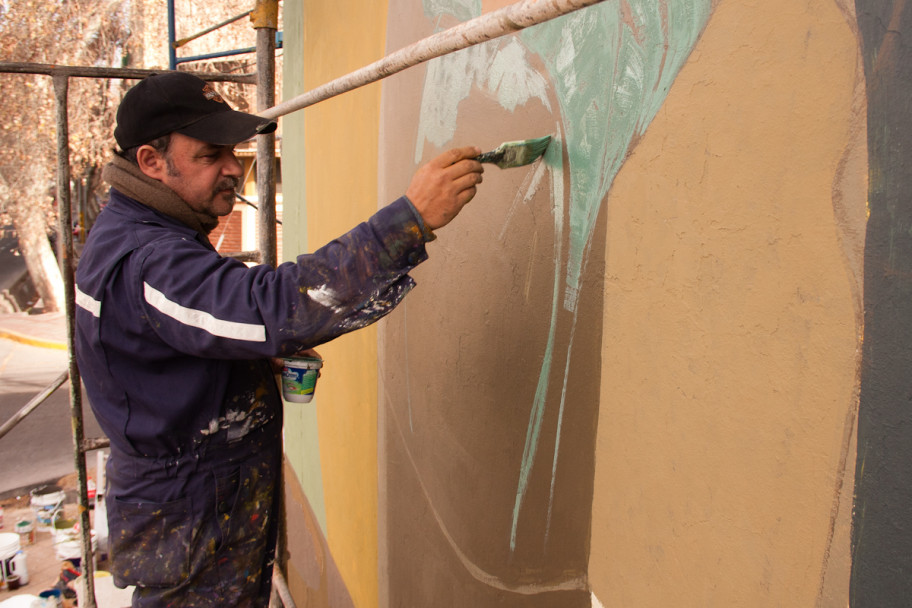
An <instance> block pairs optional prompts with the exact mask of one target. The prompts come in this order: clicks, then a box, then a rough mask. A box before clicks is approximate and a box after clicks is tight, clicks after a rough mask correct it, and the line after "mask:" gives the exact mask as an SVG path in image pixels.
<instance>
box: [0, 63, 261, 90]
mask: <svg viewBox="0 0 912 608" xmlns="http://www.w3.org/2000/svg"><path fill="white" fill-rule="evenodd" d="M163 71H165V70H140V69H136V68H105V67H93V66H78V65H57V64H53V63H13V62H6V61H0V73H7V74H43V75H45V76H54V75H55V74H57V75H61V76H69V77H74V78H126V79H131V80H142V79H143V78H145V77H146V76H151V75H152V74H161V73H162V72H163ZM188 73H190V74H193V75H194V76H199V77H200V78H202V79H203V80H209V81H214V82H237V83H241V84H256V74H226V73H217V72H216V73H214V72H188Z"/></svg>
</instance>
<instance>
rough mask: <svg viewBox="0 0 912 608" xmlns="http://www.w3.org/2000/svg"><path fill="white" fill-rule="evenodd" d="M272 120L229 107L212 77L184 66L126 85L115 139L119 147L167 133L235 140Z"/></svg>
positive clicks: (270, 126)
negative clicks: (210, 78) (126, 89)
mask: <svg viewBox="0 0 912 608" xmlns="http://www.w3.org/2000/svg"><path fill="white" fill-rule="evenodd" d="M276 126H277V125H276V123H275V121H272V120H269V119H268V118H262V117H260V116H255V115H253V114H246V113H244V112H238V111H237V110H233V109H231V106H229V105H228V104H227V103H226V102H225V100H224V99H222V97H221V95H219V94H218V92H217V91H216V90H215V87H214V86H212V84H211V83H208V82H206V81H205V80H203V79H201V78H198V77H196V76H194V75H192V74H188V73H186V72H166V73H163V74H153V75H152V76H148V77H146V78H144V79H143V80H141V81H140V82H139V84H137V85H136V86H134V87H133V88H132V89H130V90H129V91H127V94H126V95H124V98H123V101H121V102H120V107H119V108H117V127H116V128H115V129H114V139H116V140H117V145H119V146H120V148H121V149H122V150H129V149H130V148H134V147H136V146H141V145H143V144H147V143H149V142H150V141H152V140H153V139H157V138H159V137H162V136H164V135H167V134H169V133H181V134H183V135H187V136H189V137H193V138H195V139H199V140H201V141H204V142H206V143H210V144H216V145H225V146H233V145H235V144H239V143H241V142H242V141H246V140H248V139H250V138H251V137H253V136H254V135H257V134H259V133H272V132H273V131H275V130H276Z"/></svg>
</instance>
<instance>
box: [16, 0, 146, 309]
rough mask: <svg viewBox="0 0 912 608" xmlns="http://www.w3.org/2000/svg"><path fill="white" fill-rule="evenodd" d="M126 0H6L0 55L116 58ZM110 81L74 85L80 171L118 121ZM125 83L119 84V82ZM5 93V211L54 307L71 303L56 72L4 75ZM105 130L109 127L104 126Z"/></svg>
mask: <svg viewBox="0 0 912 608" xmlns="http://www.w3.org/2000/svg"><path fill="white" fill-rule="evenodd" d="M124 4H125V3H124V2H123V0H16V1H15V2H0V55H2V56H3V57H4V58H5V59H6V60H7V61H11V62H33V63H53V64H64V65H66V64H72V65H112V64H114V65H116V64H118V63H119V62H120V60H121V58H122V57H123V56H124V41H125V40H127V39H128V37H129V28H128V17H129V15H126V14H124V13H123V9H124ZM110 86H112V85H111V84H110V83H105V82H80V83H74V86H73V90H72V91H71V93H70V100H71V103H70V124H71V131H70V132H71V149H72V161H73V166H74V172H73V173H74V175H75V176H76V177H77V179H81V178H82V176H83V175H85V174H88V175H90V176H91V175H93V174H94V173H95V172H94V167H96V166H97V165H98V164H99V162H100V159H101V158H102V156H103V155H104V153H105V152H104V144H103V142H105V141H107V140H108V137H109V136H108V135H107V132H110V128H111V125H112V123H113V110H112V104H111V101H110V100H111V95H110V90H109V88H110ZM114 86H117V85H114ZM0 98H2V100H3V113H4V119H3V120H2V121H0V212H2V214H3V215H4V219H5V220H6V221H7V222H9V223H12V225H13V227H14V228H15V230H16V233H17V234H18V236H19V249H20V252H21V253H22V256H23V258H24V260H25V263H26V268H27V269H28V271H29V274H30V276H31V277H32V282H33V283H34V284H35V288H36V290H37V291H38V294H39V295H40V296H41V298H42V300H43V302H44V306H45V308H46V309H47V310H59V309H60V308H61V307H62V305H63V282H62V280H61V275H60V270H59V267H58V265H57V262H56V259H55V256H54V253H53V249H52V247H51V244H50V242H49V240H48V237H49V236H50V235H52V234H53V233H54V232H55V228H56V214H57V209H56V177H55V167H56V162H55V153H56V139H55V126H54V125H55V119H54V96H53V91H52V85H51V82H50V79H49V78H48V77H46V76H38V75H18V74H17V75H3V76H2V77H0ZM103 132H105V134H104V135H101V133H103Z"/></svg>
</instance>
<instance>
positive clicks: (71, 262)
mask: <svg viewBox="0 0 912 608" xmlns="http://www.w3.org/2000/svg"><path fill="white" fill-rule="evenodd" d="M53 82H54V98H55V100H56V102H57V200H58V206H57V214H58V222H57V226H58V231H59V232H60V238H61V239H62V240H63V259H62V260H61V261H60V265H61V272H62V274H63V288H64V290H63V291H64V307H65V310H66V331H67V355H68V359H69V376H70V413H71V415H72V418H73V447H74V449H75V461H76V481H77V482H78V486H79V491H78V493H77V502H78V506H79V525H80V526H81V529H82V535H81V536H82V556H83V559H82V573H83V577H84V580H85V582H86V602H85V605H86V607H87V608H95V606H96V605H95V560H94V559H93V558H92V554H93V551H92V535H91V534H90V532H89V531H90V530H91V529H92V522H91V520H90V519H89V498H88V490H87V488H88V482H87V475H86V463H85V453H84V452H83V451H82V443H83V440H84V439H85V431H84V429H83V418H82V386H81V382H80V376H79V368H78V367H77V365H76V354H75V353H76V351H75V349H74V341H75V336H76V282H75V280H74V274H75V273H74V268H75V266H76V262H75V257H74V255H73V222H72V212H71V201H70V140H69V138H70V134H69V121H68V119H67V97H68V93H69V78H68V77H67V76H66V75H65V74H54V76H53Z"/></svg>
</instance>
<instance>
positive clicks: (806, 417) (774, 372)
mask: <svg viewBox="0 0 912 608" xmlns="http://www.w3.org/2000/svg"><path fill="white" fill-rule="evenodd" d="M848 12H850V11H846V10H844V9H843V8H841V7H840V5H839V4H838V3H836V2H833V1H832V0H819V1H816V0H814V1H808V2H794V0H768V1H766V2H742V1H739V0H722V1H720V2H719V3H718V5H717V6H716V7H715V11H714V13H713V15H712V17H711V19H710V21H709V24H708V26H707V28H706V30H705V31H704V34H703V37H702V39H701V40H700V42H699V43H698V46H697V47H696V50H695V51H694V53H693V55H692V56H691V58H690V60H689V62H688V64H687V65H686V66H685V67H684V69H683V70H682V71H681V73H680V74H679V76H678V78H677V80H676V82H675V84H674V86H673V88H672V90H671V92H670V94H669V96H668V99H667V100H666V102H665V104H664V106H663V108H662V109H661V110H660V111H659V114H658V115H657V117H656V118H655V120H654V121H653V123H652V125H651V126H650V127H649V130H648V131H647V133H646V135H645V136H644V138H643V139H642V140H641V141H640V142H639V144H638V146H637V147H636V149H635V151H634V152H633V153H632V155H631V156H630V157H629V158H628V160H627V162H626V164H625V166H624V168H623V169H622V170H621V172H620V174H619V175H618V177H617V179H616V181H615V183H614V186H613V188H612V190H611V192H610V194H609V197H608V199H607V208H608V213H609V215H608V236H607V243H608V244H607V248H608V256H607V268H606V284H605V326H604V340H603V384H602V390H601V410H600V417H599V429H598V443H597V456H596V458H597V461H596V480H595V497H594V502H593V529H592V546H591V556H590V566H589V574H590V577H589V578H590V584H591V587H592V590H593V593H594V594H595V596H596V597H597V598H598V599H599V600H600V601H601V603H602V604H603V605H604V606H611V607H613V606H637V607H638V608H648V607H662V608H664V607H667V606H700V607H704V606H726V607H732V606H814V605H815V602H818V594H819V593H821V591H822V588H823V587H824V584H823V583H822V578H823V576H824V574H825V570H826V569H827V566H826V565H825V564H826V554H827V552H828V549H829V553H830V562H829V563H830V564H831V565H830V568H831V569H832V567H833V566H832V564H833V563H835V562H836V561H839V560H836V559H835V558H836V557H841V558H847V555H848V550H849V546H848V539H847V536H845V535H842V536H840V534H839V532H841V531H842V532H844V526H845V525H846V524H845V522H844V521H842V523H840V524H839V525H838V526H836V528H837V533H836V535H835V536H836V540H835V541H832V542H831V540H830V539H831V534H832V532H831V528H832V527H833V524H832V519H833V517H834V512H835V511H836V508H835V507H836V504H837V498H838V496H837V495H838V492H839V489H840V483H841V482H842V479H841V471H840V467H841V466H844V463H845V455H846V454H845V452H846V451H847V450H849V449H850V446H849V445H848V443H849V439H848V438H850V437H851V428H850V427H851V425H852V424H853V423H854V408H855V407H856V389H857V379H856V349H858V348H859V347H860V340H859V339H858V338H857V336H858V332H859V326H858V324H857V321H856V319H857V310H856V307H857V305H858V301H857V294H858V287H859V284H860V281H861V278H860V277H861V274H860V273H861V268H860V266H859V265H858V264H859V262H858V261H857V260H854V261H853V260H851V256H850V255H849V256H847V255H846V251H856V252H857V251H860V249H859V247H860V246H861V242H860V239H862V238H863V234H864V229H863V227H864V221H865V190H864V182H865V180H864V178H863V177H862V176H863V171H864V167H863V165H861V164H860V163H858V162H857V160H858V159H859V158H864V151H863V145H864V136H863V133H862V135H861V137H859V124H858V116H859V114H858V108H857V107H853V105H852V104H853V99H854V97H853V94H854V93H855V92H856V88H857V86H858V84H859V80H860V79H862V78H863V76H862V74H861V73H860V71H859V70H858V69H857V66H858V41H857V39H856V35H855V32H854V26H853V25H852V24H853V23H854V16H853V15H850V14H848ZM861 116H862V118H861V120H863V114H861ZM859 146H860V147H861V148H862V149H861V151H860V152H859V151H858V149H857V148H858V147H859ZM845 171H854V172H858V174H857V175H853V176H845V175H844V172H845ZM834 206H838V207H839V208H838V209H835V210H834ZM836 216H838V217H836ZM853 463H854V455H851V456H850V457H849V468H850V469H851V468H852V464H853ZM850 473H851V471H850ZM844 487H847V488H849V491H851V490H850V489H851V487H852V481H851V479H849V480H848V482H847V483H846V484H845V486H844ZM849 504H850V503H849ZM828 574H829V578H830V580H829V582H828V583H827V585H829V586H830V587H832V589H836V590H837V592H838V590H840V589H841V590H842V591H841V593H843V594H845V593H847V585H848V570H847V567H846V569H843V570H842V571H840V572H835V573H834V572H829V573H828ZM832 589H831V591H832ZM837 595H838V593H837ZM846 597H847V596H846V595H842V596H841V599H839V600H832V603H828V601H823V602H820V603H818V605H834V606H835V605H843V606H844V605H846V604H847V599H846Z"/></svg>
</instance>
